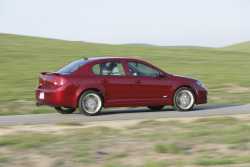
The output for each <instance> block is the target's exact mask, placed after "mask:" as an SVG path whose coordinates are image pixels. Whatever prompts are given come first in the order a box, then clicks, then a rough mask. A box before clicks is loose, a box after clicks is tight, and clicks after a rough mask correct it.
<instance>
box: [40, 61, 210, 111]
mask: <svg viewBox="0 0 250 167" xmlns="http://www.w3.org/2000/svg"><path fill="white" fill-rule="evenodd" d="M36 99H37V105H49V106H53V107H55V109H56V110H57V111H58V112H60V113H63V114H67V113H73V112H74V111H75V109H76V108H79V110H80V112H81V113H83V114H86V115H96V114H98V113H99V112H100V111H101V109H102V108H103V107H132V106H134V107H135V106H147V107H148V108H149V109H152V110H161V109H162V108H163V107H164V106H165V105H172V106H174V108H175V109H177V110H179V111H189V110H192V109H193V107H194V105H195V104H203V103H206V102H207V90H206V88H205V87H204V86H203V84H202V83H201V82H200V81H198V80H195V79H191V78H186V77H181V76H176V75H172V74H169V73H166V72H164V71H162V70H161V69H159V68H157V67H155V66H153V65H152V64H149V63H147V62H145V61H142V60H138V59H134V58H122V57H96V58H88V59H81V60H77V61H74V62H72V63H70V64H68V65H66V66H65V67H63V68H61V69H60V70H59V71H57V72H52V73H49V72H43V73H41V75H40V79H39V86H38V88H37V89H36Z"/></svg>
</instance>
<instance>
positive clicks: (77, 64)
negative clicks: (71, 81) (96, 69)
mask: <svg viewBox="0 0 250 167" xmlns="http://www.w3.org/2000/svg"><path fill="white" fill-rule="evenodd" d="M84 64H86V61H84V60H76V61H73V62H71V63H69V64H68V65H66V66H64V67H63V68H61V69H60V70H58V71H57V73H60V74H70V73H72V72H74V71H76V70H77V69H78V68H80V67H81V66H83V65H84Z"/></svg>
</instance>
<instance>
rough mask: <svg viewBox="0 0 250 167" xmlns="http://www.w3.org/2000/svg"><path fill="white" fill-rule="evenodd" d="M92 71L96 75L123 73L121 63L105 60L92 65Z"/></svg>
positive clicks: (118, 74)
mask: <svg viewBox="0 0 250 167" xmlns="http://www.w3.org/2000/svg"><path fill="white" fill-rule="evenodd" d="M92 71H93V73H94V74H96V75H114V76H124V75H125V72H124V68H123V65H122V64H121V63H119V62H106V63H102V64H96V65H94V66H93V67H92Z"/></svg>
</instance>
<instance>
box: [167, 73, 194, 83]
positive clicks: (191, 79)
mask: <svg viewBox="0 0 250 167" xmlns="http://www.w3.org/2000/svg"><path fill="white" fill-rule="evenodd" d="M172 77H173V79H175V80H181V81H188V82H196V81H197V80H196V79H193V78H191V77H187V76H180V75H173V74H172Z"/></svg>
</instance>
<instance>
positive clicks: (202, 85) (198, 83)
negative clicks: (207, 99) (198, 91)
mask: <svg viewBox="0 0 250 167" xmlns="http://www.w3.org/2000/svg"><path fill="white" fill-rule="evenodd" d="M196 84H197V85H199V86H200V87H203V88H205V89H207V88H206V86H205V85H204V84H203V83H202V82H201V81H196Z"/></svg>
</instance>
